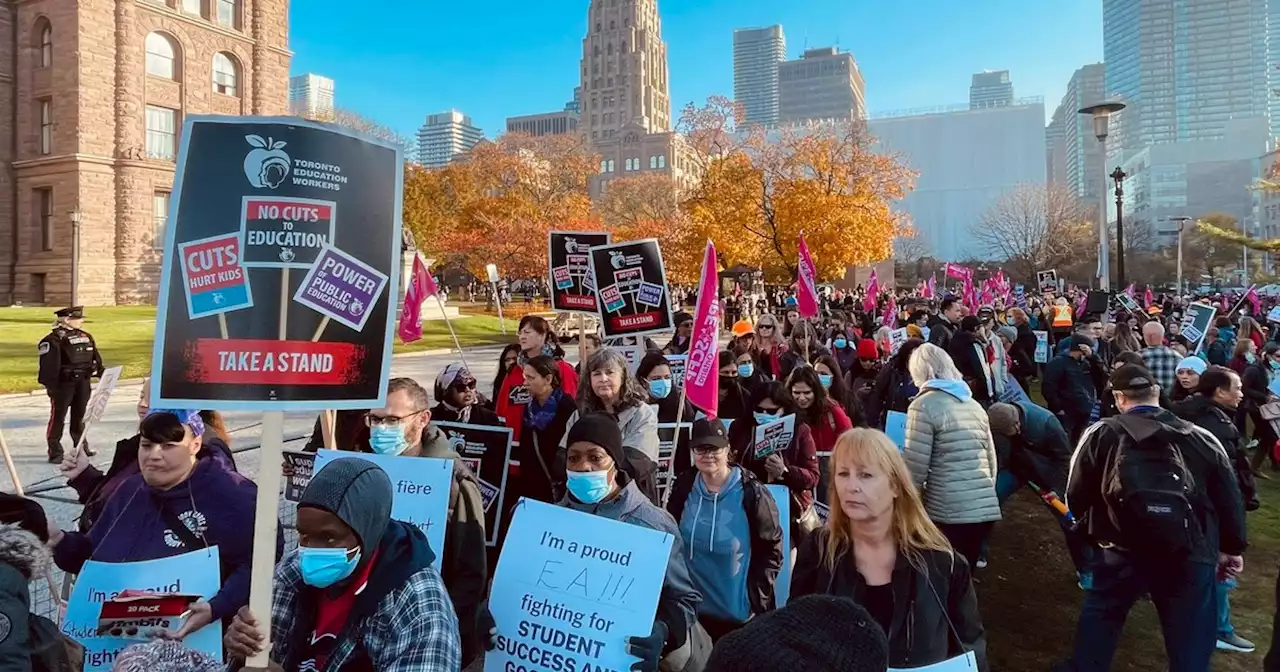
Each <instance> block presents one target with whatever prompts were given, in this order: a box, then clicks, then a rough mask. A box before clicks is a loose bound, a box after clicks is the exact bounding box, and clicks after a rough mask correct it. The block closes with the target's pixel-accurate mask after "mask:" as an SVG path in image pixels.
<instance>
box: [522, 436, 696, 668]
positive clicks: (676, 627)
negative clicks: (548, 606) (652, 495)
mask: <svg viewBox="0 0 1280 672" xmlns="http://www.w3.org/2000/svg"><path fill="white" fill-rule="evenodd" d="M566 443H567V448H566V450H565V466H566V470H567V471H566V474H567V476H568V481H567V483H566V485H567V488H568V494H567V495H566V496H565V498H564V499H563V500H561V502H560V505H561V506H565V507H568V508H571V509H574V510H577V511H583V512H585V513H589V514H592V515H596V516H603V517H605V518H609V519H612V520H618V521H622V522H625V523H629V524H631V525H639V526H640V527H647V528H649V529H651V530H658V531H659V532H665V533H667V534H670V535H672V537H674V539H673V542H672V545H671V555H670V559H669V561H668V562H667V571H666V579H665V580H664V581H663V585H662V593H661V597H659V598H658V616H657V618H656V619H655V620H654V624H653V628H652V630H651V632H650V634H649V636H648V637H630V638H628V642H627V644H628V649H629V650H630V651H631V653H632V654H633V655H635V656H637V657H638V658H640V661H641V667H640V668H639V669H645V670H656V669H658V665H659V662H660V661H663V660H664V659H665V660H666V662H667V665H668V667H670V668H671V669H702V667H703V665H705V661H706V658H707V657H708V656H709V655H710V653H711V641H710V638H709V637H708V636H707V634H706V632H705V631H704V630H703V629H702V626H700V625H698V620H697V612H698V603H699V602H701V601H702V597H701V595H700V594H699V593H698V590H697V588H696V587H695V586H694V585H693V580H692V575H691V573H690V569H689V565H688V560H687V559H686V558H687V557H688V554H687V553H686V552H685V549H684V544H683V542H682V540H681V536H680V529H679V527H677V526H676V523H675V520H673V519H672V518H671V515H670V514H668V513H667V512H666V511H663V510H662V509H659V508H658V507H657V506H655V505H654V504H653V503H652V502H650V501H649V498H648V497H646V496H645V495H644V494H643V493H642V492H640V489H639V488H637V487H636V483H635V480H634V479H633V478H632V475H631V474H630V473H629V472H628V464H629V461H628V459H627V454H626V449H625V448H623V445H622V432H621V431H620V430H619V429H618V423H617V422H616V421H615V420H614V419H613V418H611V417H609V416H608V415H605V414H603V413H587V414H585V415H583V416H581V417H580V418H578V421H577V422H575V423H574V425H573V427H572V428H570V429H569V435H568V437H567V438H566ZM498 634H499V635H501V633H498Z"/></svg>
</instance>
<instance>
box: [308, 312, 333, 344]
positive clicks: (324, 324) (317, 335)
mask: <svg viewBox="0 0 1280 672" xmlns="http://www.w3.org/2000/svg"><path fill="white" fill-rule="evenodd" d="M327 326H329V316H328V315H325V316H324V319H323V320H320V326H318V327H316V333H314V334H312V335H311V342H312V343H315V342H316V341H318V340H320V336H321V335H323V334H324V329H325V327H327Z"/></svg>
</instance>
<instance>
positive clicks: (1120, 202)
mask: <svg viewBox="0 0 1280 672" xmlns="http://www.w3.org/2000/svg"><path fill="white" fill-rule="evenodd" d="M1125 177H1127V175H1125V174H1124V171H1123V170H1121V169H1120V166H1116V169H1115V170H1114V171H1112V172H1111V179H1113V180H1115V181H1116V272H1117V275H1116V279H1117V282H1116V287H1128V284H1127V283H1126V282H1125V277H1124V178H1125Z"/></svg>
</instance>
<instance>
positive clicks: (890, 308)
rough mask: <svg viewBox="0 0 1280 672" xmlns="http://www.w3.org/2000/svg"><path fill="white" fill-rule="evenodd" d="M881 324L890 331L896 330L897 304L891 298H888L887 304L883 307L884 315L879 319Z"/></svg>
mask: <svg viewBox="0 0 1280 672" xmlns="http://www.w3.org/2000/svg"><path fill="white" fill-rule="evenodd" d="M881 322H883V323H884V326H886V327H889V328H890V329H897V328H898V303H897V302H896V301H894V300H893V297H892V296H890V297H889V303H888V304H886V305H885V307H884V315H883V316H882V317H881Z"/></svg>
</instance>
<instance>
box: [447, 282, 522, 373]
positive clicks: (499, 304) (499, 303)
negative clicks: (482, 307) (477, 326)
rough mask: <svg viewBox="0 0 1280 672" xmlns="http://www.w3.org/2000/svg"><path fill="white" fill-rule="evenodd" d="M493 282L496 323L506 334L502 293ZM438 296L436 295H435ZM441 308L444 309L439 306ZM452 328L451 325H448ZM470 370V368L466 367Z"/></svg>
mask: <svg viewBox="0 0 1280 672" xmlns="http://www.w3.org/2000/svg"><path fill="white" fill-rule="evenodd" d="M492 284H493V304H494V305H495V306H497V307H498V324H500V325H502V335H503V336H506V335H507V320H506V319H505V318H503V317H502V293H501V292H499V291H498V283H496V282H495V283H492ZM437 298H438V295H437ZM441 310H444V309H443V308H441ZM449 328H450V329H452V328H453V327H449ZM467 370H468V371H470V369H467Z"/></svg>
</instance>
